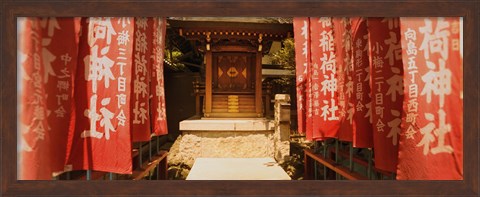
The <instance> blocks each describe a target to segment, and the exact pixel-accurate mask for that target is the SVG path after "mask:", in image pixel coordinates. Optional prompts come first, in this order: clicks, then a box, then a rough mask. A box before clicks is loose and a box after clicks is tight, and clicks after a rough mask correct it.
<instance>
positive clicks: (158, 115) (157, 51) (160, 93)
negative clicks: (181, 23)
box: [150, 18, 168, 136]
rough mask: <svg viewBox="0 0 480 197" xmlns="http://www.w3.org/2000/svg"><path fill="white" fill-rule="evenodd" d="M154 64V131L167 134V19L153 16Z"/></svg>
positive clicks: (152, 103)
mask: <svg viewBox="0 0 480 197" xmlns="http://www.w3.org/2000/svg"><path fill="white" fill-rule="evenodd" d="M153 21H154V25H153V28H154V30H153V54H152V57H153V64H152V81H151V84H150V85H151V86H150V87H151V90H150V91H151V97H152V102H151V105H150V110H151V112H152V117H151V118H152V128H153V131H152V132H153V133H154V134H155V135H156V136H158V135H165V134H167V133H168V130H167V114H166V111H165V90H164V89H165V88H164V86H165V85H164V80H163V58H164V52H163V51H164V48H165V33H166V29H167V28H166V24H167V22H166V19H165V18H153Z"/></svg>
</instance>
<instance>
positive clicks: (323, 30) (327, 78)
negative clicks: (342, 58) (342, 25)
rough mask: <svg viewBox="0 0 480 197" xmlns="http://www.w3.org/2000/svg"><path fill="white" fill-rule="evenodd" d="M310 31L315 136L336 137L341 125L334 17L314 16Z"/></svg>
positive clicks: (319, 138)
mask: <svg viewBox="0 0 480 197" xmlns="http://www.w3.org/2000/svg"><path fill="white" fill-rule="evenodd" d="M310 32H311V71H310V78H311V88H310V89H311V99H312V106H311V108H312V132H313V138H314V139H315V140H324V139H326V138H336V137H337V132H338V129H339V126H340V125H339V111H338V100H337V97H338V94H337V73H336V71H337V67H336V58H335V48H334V38H333V25H332V18H330V17H321V18H310Z"/></svg>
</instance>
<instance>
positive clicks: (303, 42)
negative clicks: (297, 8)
mask: <svg viewBox="0 0 480 197" xmlns="http://www.w3.org/2000/svg"><path fill="white" fill-rule="evenodd" d="M309 23H310V20H309V18H305V17H302V18H300V17H296V18H293V29H294V30H293V31H294V39H295V64H296V68H295V70H296V78H297V79H296V83H297V116H298V132H299V133H305V134H306V138H307V140H312V131H311V130H307V129H306V119H307V116H306V115H307V110H306V109H307V102H306V101H307V94H306V91H307V87H306V84H307V78H308V76H307V69H308V65H309V63H310V25H309Z"/></svg>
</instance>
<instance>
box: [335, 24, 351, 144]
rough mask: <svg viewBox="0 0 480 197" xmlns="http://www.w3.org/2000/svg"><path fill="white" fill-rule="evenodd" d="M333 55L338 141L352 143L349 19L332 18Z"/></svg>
mask: <svg viewBox="0 0 480 197" xmlns="http://www.w3.org/2000/svg"><path fill="white" fill-rule="evenodd" d="M332 22H333V26H334V32H333V34H334V40H335V43H337V44H335V55H336V60H337V62H336V63H337V79H338V84H337V91H338V107H339V118H340V119H339V121H340V123H339V124H340V125H339V130H338V139H340V140H341V141H347V142H352V141H353V112H354V105H353V103H352V101H351V100H350V98H351V97H352V94H353V78H352V75H353V74H352V73H353V61H352V58H351V57H352V31H351V21H350V18H333V19H332Z"/></svg>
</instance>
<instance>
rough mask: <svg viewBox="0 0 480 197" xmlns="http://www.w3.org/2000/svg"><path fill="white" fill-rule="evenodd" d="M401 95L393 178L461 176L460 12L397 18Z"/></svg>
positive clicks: (425, 178)
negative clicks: (400, 123)
mask: <svg viewBox="0 0 480 197" xmlns="http://www.w3.org/2000/svg"><path fill="white" fill-rule="evenodd" d="M400 24H401V33H402V50H403V51H402V52H403V53H402V54H403V59H404V61H403V67H404V71H405V75H404V78H403V80H404V87H405V90H404V91H405V99H404V102H403V110H404V112H405V113H404V115H403V117H402V131H401V135H400V143H399V155H398V170H397V179H399V180H461V179H463V144H462V141H463V116H462V114H463V75H462V73H463V66H462V63H463V62H462V57H461V54H460V50H461V43H460V42H461V41H460V31H461V29H460V19H459V18H401V19H400Z"/></svg>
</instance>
